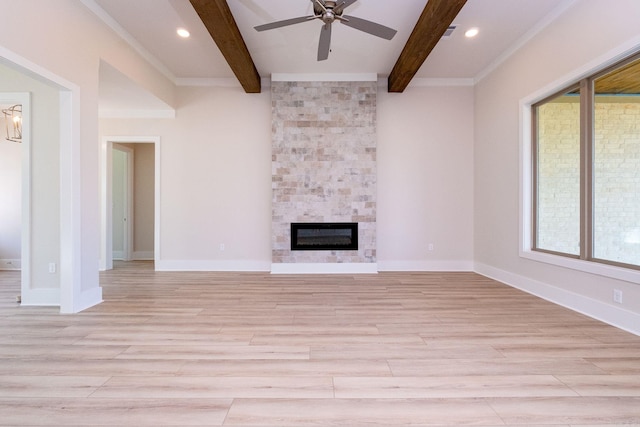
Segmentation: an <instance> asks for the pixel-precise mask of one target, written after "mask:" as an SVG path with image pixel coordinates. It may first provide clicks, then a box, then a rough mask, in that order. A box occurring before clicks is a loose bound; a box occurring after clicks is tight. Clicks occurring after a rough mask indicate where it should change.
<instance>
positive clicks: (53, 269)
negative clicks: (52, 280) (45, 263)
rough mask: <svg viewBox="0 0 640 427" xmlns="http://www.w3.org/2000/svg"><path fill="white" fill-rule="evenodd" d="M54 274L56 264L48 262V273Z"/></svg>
mask: <svg viewBox="0 0 640 427" xmlns="http://www.w3.org/2000/svg"><path fill="white" fill-rule="evenodd" d="M55 272H56V263H55V262H50V263H49V273H55Z"/></svg>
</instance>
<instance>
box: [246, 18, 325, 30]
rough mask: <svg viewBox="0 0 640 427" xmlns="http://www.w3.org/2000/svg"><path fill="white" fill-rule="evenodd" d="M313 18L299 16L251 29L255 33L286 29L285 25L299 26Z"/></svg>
mask: <svg viewBox="0 0 640 427" xmlns="http://www.w3.org/2000/svg"><path fill="white" fill-rule="evenodd" d="M314 18H315V16H301V17H299V18H291V19H285V20H284V21H276V22H271V23H269V24H263V25H258V26H257V27H253V28H255V29H256V31H266V30H273V29H275V28H280V27H286V26H287V25H293V24H299V23H301V22H307V21H310V20H312V19H314Z"/></svg>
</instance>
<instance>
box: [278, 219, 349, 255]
mask: <svg viewBox="0 0 640 427" xmlns="http://www.w3.org/2000/svg"><path fill="white" fill-rule="evenodd" d="M291 250H292V251H334V250H342V251H357V250H358V223H357V222H292V223H291Z"/></svg>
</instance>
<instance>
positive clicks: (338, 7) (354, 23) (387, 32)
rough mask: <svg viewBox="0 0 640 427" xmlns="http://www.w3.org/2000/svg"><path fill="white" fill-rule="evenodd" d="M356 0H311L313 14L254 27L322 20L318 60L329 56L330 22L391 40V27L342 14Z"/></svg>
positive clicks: (278, 26) (281, 25)
mask: <svg viewBox="0 0 640 427" xmlns="http://www.w3.org/2000/svg"><path fill="white" fill-rule="evenodd" d="M356 1H357V0H343V1H329V0H311V2H312V3H313V15H312V16H301V17H298V18H291V19H285V20H283V21H276V22H272V23H270V24H264V25H258V26H257V27H254V28H255V29H256V30H257V31H266V30H273V29H275V28H281V27H286V26H287V25H293V24H299V23H302V22H307V21H312V20H314V19H319V20H321V21H322V22H324V25H323V26H322V29H321V30H320V42H319V43H318V61H324V60H325V59H327V58H328V57H329V48H330V47H331V24H332V23H333V22H334V21H339V22H341V23H343V24H344V25H346V26H348V27H351V28H355V29H356V30H360V31H364V32H365V33H368V34H371V35H374V36H377V37H381V38H383V39H386V40H391V39H392V38H393V36H395V34H396V32H397V31H396V30H394V29H393V28H389V27H385V26H384V25H380V24H377V23H375V22H371V21H367V20H366V19H362V18H356V17H355V16H350V15H343V14H342V13H343V12H344V10H345V9H346V8H347V7H349V6H351V5H352V4H353V3H355V2H356Z"/></svg>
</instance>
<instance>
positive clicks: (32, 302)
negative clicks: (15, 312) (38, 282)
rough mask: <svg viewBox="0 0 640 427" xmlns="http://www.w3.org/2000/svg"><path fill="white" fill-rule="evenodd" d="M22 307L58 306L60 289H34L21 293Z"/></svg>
mask: <svg viewBox="0 0 640 427" xmlns="http://www.w3.org/2000/svg"><path fill="white" fill-rule="evenodd" d="M20 297H21V298H22V302H21V305H23V306H60V289H58V288H36V289H27V290H26V291H25V290H22V291H21V296H20Z"/></svg>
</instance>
